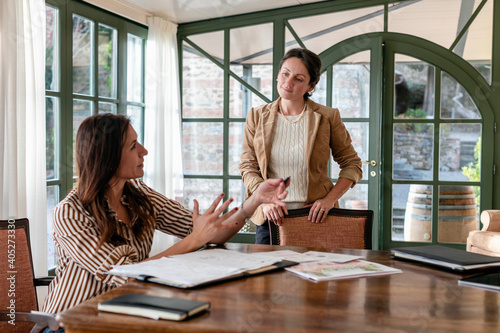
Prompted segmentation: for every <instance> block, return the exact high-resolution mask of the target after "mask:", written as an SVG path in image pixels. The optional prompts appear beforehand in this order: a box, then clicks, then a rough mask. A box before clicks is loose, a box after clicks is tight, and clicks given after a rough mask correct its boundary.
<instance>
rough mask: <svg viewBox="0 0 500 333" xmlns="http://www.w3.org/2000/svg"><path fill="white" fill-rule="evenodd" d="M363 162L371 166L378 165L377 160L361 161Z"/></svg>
mask: <svg viewBox="0 0 500 333" xmlns="http://www.w3.org/2000/svg"><path fill="white" fill-rule="evenodd" d="M361 163H363V164H370V165H371V166H376V165H377V162H375V161H374V160H371V161H361Z"/></svg>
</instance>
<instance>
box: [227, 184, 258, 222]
mask: <svg viewBox="0 0 500 333" xmlns="http://www.w3.org/2000/svg"><path fill="white" fill-rule="evenodd" d="M229 197H230V198H233V199H234V201H233V203H232V204H230V205H229V207H228V211H229V210H231V209H232V208H234V207H239V206H240V205H241V203H242V202H243V200H244V198H245V185H243V182H242V181H241V179H230V180H229ZM255 229H256V227H255V224H253V223H252V222H251V221H250V220H247V223H245V225H244V226H243V228H241V229H240V231H239V232H255Z"/></svg>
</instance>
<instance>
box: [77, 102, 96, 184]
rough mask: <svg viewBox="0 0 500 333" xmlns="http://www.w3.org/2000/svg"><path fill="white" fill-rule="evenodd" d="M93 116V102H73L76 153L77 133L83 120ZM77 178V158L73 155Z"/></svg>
mask: <svg viewBox="0 0 500 333" xmlns="http://www.w3.org/2000/svg"><path fill="white" fill-rule="evenodd" d="M91 115H92V102H90V101H84V100H80V99H74V100H73V151H75V140H76V132H77V131H78V127H80V124H81V123H82V122H83V120H84V119H85V118H87V117H89V116H91ZM76 176H77V172H76V158H75V154H73V177H76Z"/></svg>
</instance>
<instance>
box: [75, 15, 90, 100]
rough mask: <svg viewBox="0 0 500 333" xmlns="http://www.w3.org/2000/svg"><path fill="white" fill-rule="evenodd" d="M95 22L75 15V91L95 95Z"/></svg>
mask: <svg viewBox="0 0 500 333" xmlns="http://www.w3.org/2000/svg"><path fill="white" fill-rule="evenodd" d="M93 45H94V22H92V21H90V20H88V19H86V18H84V17H81V16H78V15H73V92H74V93H75V94H82V95H93V94H94V87H93V77H94V76H93V60H92V59H93V57H92V54H93Z"/></svg>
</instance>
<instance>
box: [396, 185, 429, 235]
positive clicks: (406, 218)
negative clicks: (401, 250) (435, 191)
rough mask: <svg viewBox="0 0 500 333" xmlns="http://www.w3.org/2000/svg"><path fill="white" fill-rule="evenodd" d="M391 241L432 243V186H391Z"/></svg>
mask: <svg viewBox="0 0 500 333" xmlns="http://www.w3.org/2000/svg"><path fill="white" fill-rule="evenodd" d="M392 240H399V241H401V240H404V241H407V242H430V241H432V185H416V184H411V185H393V186H392Z"/></svg>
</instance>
